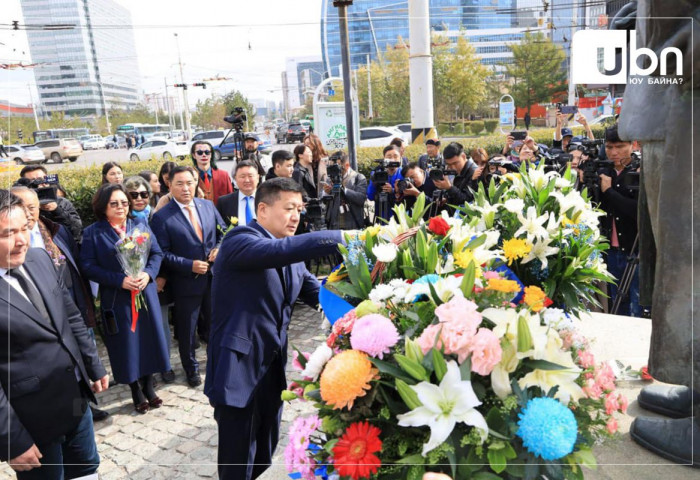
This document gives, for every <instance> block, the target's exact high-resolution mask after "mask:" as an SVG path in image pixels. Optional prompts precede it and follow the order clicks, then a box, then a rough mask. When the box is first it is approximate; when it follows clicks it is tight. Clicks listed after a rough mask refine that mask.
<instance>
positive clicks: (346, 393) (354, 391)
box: [321, 350, 378, 410]
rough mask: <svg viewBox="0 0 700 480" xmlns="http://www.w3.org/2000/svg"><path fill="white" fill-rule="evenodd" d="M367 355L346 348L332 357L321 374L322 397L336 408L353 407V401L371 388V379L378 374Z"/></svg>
mask: <svg viewBox="0 0 700 480" xmlns="http://www.w3.org/2000/svg"><path fill="white" fill-rule="evenodd" d="M377 373H378V372H377V369H375V368H372V362H370V361H369V359H368V358H367V355H366V354H364V353H362V352H359V351H357V350H345V351H343V352H341V353H339V354H338V355H336V356H335V357H333V358H331V359H330V360H329V361H328V363H327V364H326V366H325V367H324V369H323V373H322V374H321V398H322V399H323V401H325V402H326V403H327V404H328V405H330V406H332V407H333V409H335V410H340V409H341V408H344V407H347V408H348V410H350V409H351V408H352V404H353V402H354V401H355V400H356V399H357V398H358V397H362V396H364V395H365V394H366V393H367V392H366V390H369V389H370V388H371V387H370V384H369V382H370V380H373V379H374V377H375V376H376V375H377Z"/></svg>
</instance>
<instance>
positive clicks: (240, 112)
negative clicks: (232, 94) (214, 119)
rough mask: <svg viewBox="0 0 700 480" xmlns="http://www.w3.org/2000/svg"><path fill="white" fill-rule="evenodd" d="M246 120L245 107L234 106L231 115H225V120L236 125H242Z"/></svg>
mask: <svg viewBox="0 0 700 480" xmlns="http://www.w3.org/2000/svg"><path fill="white" fill-rule="evenodd" d="M245 121H246V115H245V110H244V109H243V107H234V108H233V111H232V112H231V114H230V115H227V116H225V117H224V122H226V123H230V124H231V125H233V126H234V127H235V126H237V125H240V126H242V125H243V124H244V123H245Z"/></svg>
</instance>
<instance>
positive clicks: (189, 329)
mask: <svg viewBox="0 0 700 480" xmlns="http://www.w3.org/2000/svg"><path fill="white" fill-rule="evenodd" d="M200 313H201V316H202V318H204V319H206V320H205V321H206V322H207V325H208V323H209V322H210V321H211V280H210V284H209V286H207V290H206V291H205V292H204V295H197V296H191V297H175V302H174V304H173V319H174V320H175V333H176V334H177V342H178V350H179V352H180V361H181V362H182V368H184V370H185V372H186V373H187V374H188V375H191V374H192V373H194V372H196V371H199V362H197V358H196V357H195V348H194V345H195V343H196V337H195V335H196V330H197V323H198V322H199V318H200ZM206 330H207V331H206V335H207V336H208V335H209V329H208V326H207V327H206Z"/></svg>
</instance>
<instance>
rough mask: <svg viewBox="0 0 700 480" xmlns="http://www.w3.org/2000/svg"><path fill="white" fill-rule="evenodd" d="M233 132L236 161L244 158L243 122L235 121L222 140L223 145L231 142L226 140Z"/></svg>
mask: <svg viewBox="0 0 700 480" xmlns="http://www.w3.org/2000/svg"><path fill="white" fill-rule="evenodd" d="M231 132H233V159H234V161H235V162H239V161H241V160H242V159H243V154H244V152H245V147H244V146H243V144H244V139H243V124H242V123H240V124H239V123H234V124H233V126H232V127H231V128H229V129H228V132H226V135H224V138H223V140H221V146H223V145H225V144H226V143H231V142H226V139H228V137H229V135H231Z"/></svg>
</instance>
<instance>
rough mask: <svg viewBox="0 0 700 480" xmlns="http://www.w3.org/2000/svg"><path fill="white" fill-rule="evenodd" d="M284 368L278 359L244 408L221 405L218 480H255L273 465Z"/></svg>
mask: <svg viewBox="0 0 700 480" xmlns="http://www.w3.org/2000/svg"><path fill="white" fill-rule="evenodd" d="M284 387H285V376H284V366H283V365H282V361H281V360H280V358H279V357H277V358H275V360H274V361H273V363H272V364H271V365H270V367H269V368H268V370H267V373H265V375H264V376H263V378H262V379H261V380H260V383H259V384H258V386H257V388H256V390H255V393H254V394H253V398H252V399H251V400H250V402H249V403H248V406H247V407H245V408H236V407H229V406H226V405H219V406H216V407H214V419H215V420H216V423H217V424H218V426H219V454H218V458H217V463H218V464H219V478H220V479H221V480H252V479H254V478H258V477H259V476H260V475H262V473H263V472H264V471H265V470H267V469H268V467H269V466H270V465H271V464H272V455H273V454H274V453H275V448H276V447H277V442H278V441H279V433H280V421H281V420H282V399H281V398H280V395H281V393H282V390H283V389H284Z"/></svg>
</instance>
